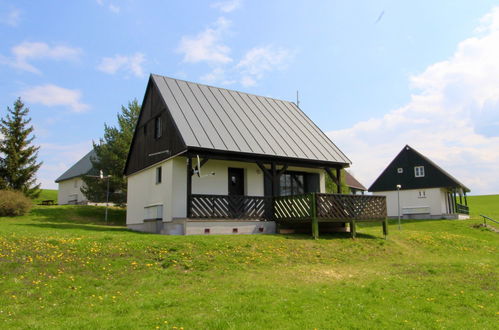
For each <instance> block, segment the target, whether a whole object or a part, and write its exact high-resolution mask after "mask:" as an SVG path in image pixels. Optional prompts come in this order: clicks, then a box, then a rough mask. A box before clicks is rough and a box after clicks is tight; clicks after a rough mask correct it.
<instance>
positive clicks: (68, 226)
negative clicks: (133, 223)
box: [18, 223, 136, 233]
mask: <svg viewBox="0 0 499 330" xmlns="http://www.w3.org/2000/svg"><path fill="white" fill-rule="evenodd" d="M18 226H28V227H38V228H45V229H47V228H50V229H72V230H74V229H79V230H88V231H100V232H103V231H111V232H130V233H136V232H134V231H132V230H130V229H128V228H114V227H105V226H95V225H91V224H86V225H85V224H70V223H65V224H61V223H53V224H48V223H47V224H19V225H18Z"/></svg>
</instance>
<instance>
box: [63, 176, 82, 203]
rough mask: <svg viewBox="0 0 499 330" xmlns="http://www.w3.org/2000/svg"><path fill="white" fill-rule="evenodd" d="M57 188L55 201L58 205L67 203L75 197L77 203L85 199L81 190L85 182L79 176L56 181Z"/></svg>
mask: <svg viewBox="0 0 499 330" xmlns="http://www.w3.org/2000/svg"><path fill="white" fill-rule="evenodd" d="M58 185H59V188H58V190H57V203H58V204H59V205H65V204H68V203H69V201H73V200H75V199H76V201H77V202H78V203H81V202H84V201H86V200H87V198H86V197H85V195H83V193H82V192H81V190H80V189H81V188H82V187H84V186H85V183H84V182H83V180H82V179H81V178H73V179H69V180H64V181H60V182H59V183H58Z"/></svg>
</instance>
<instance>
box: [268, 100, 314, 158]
mask: <svg viewBox="0 0 499 330" xmlns="http://www.w3.org/2000/svg"><path fill="white" fill-rule="evenodd" d="M263 99H264V100H265V102H267V103H268V105H269V106H270V107H271V108H272V110H273V113H275V114H276V115H277V116H279V117H280V119H281V121H283V122H285V120H284V118H283V117H282V115H281V114H280V112H279V111H277V110H276V108H275V107H274V106H273V105H272V103H271V102H270V101H269V100H268V99H266V98H265V97H263ZM259 101H260V102H262V101H261V100H259ZM274 103H275V101H274ZM262 104H263V102H262ZM269 112H270V113H272V111H269ZM274 118H275V119H276V121H277V122H278V123H279V125H280V126H281V128H282V130H283V131H284V132H285V133H286V134H287V135H288V137H289V138H290V139H291V140H293V142H294V143H295V145H296V146H297V147H298V148H299V149H300V151H301V152H302V155H304V156H307V157H310V156H309V155H308V154H307V150H308V151H310V150H309V149H307V148H305V149H302V147H301V146H302V144H301V143H299V142H298V141H296V138H294V137H293V136H292V134H291V133H290V132H288V131H287V130H286V129H285V128H284V127H283V126H282V125H281V122H280V121H279V120H278V119H277V118H276V117H274ZM293 124H294V123H293ZM292 133H295V134H296V132H295V131H294V130H292ZM296 137H297V138H298V139H300V137H299V136H296ZM300 140H301V139H300ZM301 142H302V143H303V141H301ZM312 155H313V154H312Z"/></svg>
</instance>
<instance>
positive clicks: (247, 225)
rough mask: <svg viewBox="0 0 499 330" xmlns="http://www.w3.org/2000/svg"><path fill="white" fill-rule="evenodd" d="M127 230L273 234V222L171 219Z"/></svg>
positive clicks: (164, 233)
mask: <svg viewBox="0 0 499 330" xmlns="http://www.w3.org/2000/svg"><path fill="white" fill-rule="evenodd" d="M127 226H128V228H129V229H131V230H135V231H140V232H147V233H155V234H162V235H250V234H275V233H276V224H275V222H274V221H240V220H232V221H231V220H225V219H224V220H203V219H200V220H192V219H173V221H169V222H163V221H162V220H145V221H144V223H141V224H128V225H127Z"/></svg>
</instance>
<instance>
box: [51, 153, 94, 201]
mask: <svg viewBox="0 0 499 330" xmlns="http://www.w3.org/2000/svg"><path fill="white" fill-rule="evenodd" d="M95 157H96V155H95V152H94V150H93V149H92V151H90V152H89V153H88V154H86V155H85V156H84V157H83V158H82V159H80V160H79V161H78V162H76V163H75V164H74V165H73V166H71V167H70V168H69V169H68V170H67V171H66V172H64V173H63V174H62V175H61V176H60V177H59V178H57V180H55V182H56V183H57V184H58V185H59V188H58V193H57V201H58V203H59V204H60V205H63V204H86V203H87V202H88V201H87V198H86V197H85V196H84V195H83V193H82V192H81V187H83V186H84V182H83V180H82V177H83V176H85V175H98V172H97V171H96V170H93V167H92V162H91V161H90V159H91V158H95Z"/></svg>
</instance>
